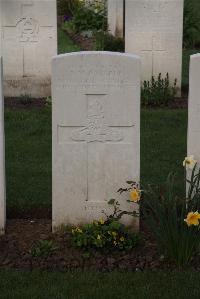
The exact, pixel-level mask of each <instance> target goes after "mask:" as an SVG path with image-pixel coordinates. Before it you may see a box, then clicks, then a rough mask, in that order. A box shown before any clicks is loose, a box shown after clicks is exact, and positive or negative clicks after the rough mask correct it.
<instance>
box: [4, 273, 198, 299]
mask: <svg viewBox="0 0 200 299" xmlns="http://www.w3.org/2000/svg"><path fill="white" fill-rule="evenodd" d="M199 280H200V273H195V272H165V273H164V272H146V273H116V272H113V273H104V274H103V273H65V274H62V273H46V272H32V273H31V272H18V271H0V298H1V299H111V298H114V299H137V298H139V299H143V298H144V299H146V298H150V299H156V298H162V299H167V298H172V299H173V298H176V299H181V298H183V299H189V298H194V299H195V298H196V299H197V298H200V285H199Z"/></svg>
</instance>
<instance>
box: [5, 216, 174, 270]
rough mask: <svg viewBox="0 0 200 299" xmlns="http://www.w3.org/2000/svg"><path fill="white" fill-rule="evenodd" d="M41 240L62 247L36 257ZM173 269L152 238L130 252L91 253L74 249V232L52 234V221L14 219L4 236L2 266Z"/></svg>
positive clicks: (26, 267) (79, 268) (8, 224)
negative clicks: (32, 249)
mask: <svg viewBox="0 0 200 299" xmlns="http://www.w3.org/2000/svg"><path fill="white" fill-rule="evenodd" d="M39 240H53V242H54V244H55V245H56V246H57V247H58V249H57V250H56V251H55V252H53V254H52V255H51V256H49V257H32V255H31V253H30V249H31V248H32V246H34V244H36V242H37V241H39ZM163 267H164V268H169V267H170V268H173V265H169V264H166V263H165V262H164V261H162V259H161V257H160V255H159V254H158V252H157V249H156V245H155V243H154V242H152V241H151V240H150V239H149V237H147V236H146V237H145V240H144V243H143V244H141V245H139V246H138V247H137V248H135V249H133V250H131V251H130V252H123V251H122V252H120V251H116V252H112V253H111V252H108V253H101V252H98V251H95V250H93V251H91V252H90V255H89V256H88V254H85V253H84V251H83V250H81V249H77V248H74V247H73V246H72V244H71V239H70V233H69V232H68V233H66V232H60V233H56V234H52V233H51V220H47V219H34V220H30V219H27V220H25V219H18V220H16V219H13V220H8V222H7V231H6V234H5V235H4V236H1V237H0V268H17V269H27V270H32V269H35V268H39V269H46V270H59V271H66V270H97V271H113V270H120V271H142V270H144V269H148V268H150V269H154V268H156V269H157V268H163Z"/></svg>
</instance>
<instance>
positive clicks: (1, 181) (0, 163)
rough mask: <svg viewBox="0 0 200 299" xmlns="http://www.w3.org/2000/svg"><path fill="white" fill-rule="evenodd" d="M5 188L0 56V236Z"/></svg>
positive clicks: (1, 232) (2, 232)
mask: <svg viewBox="0 0 200 299" xmlns="http://www.w3.org/2000/svg"><path fill="white" fill-rule="evenodd" d="M5 193H6V187H5V138H4V97H3V66H2V57H1V56H0V235H2V234H4V232H5V221H6V196H5Z"/></svg>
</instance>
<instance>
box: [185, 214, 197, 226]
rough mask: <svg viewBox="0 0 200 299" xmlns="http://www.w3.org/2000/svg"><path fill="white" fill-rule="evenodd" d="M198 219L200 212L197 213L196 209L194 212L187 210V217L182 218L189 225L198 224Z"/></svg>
mask: <svg viewBox="0 0 200 299" xmlns="http://www.w3.org/2000/svg"><path fill="white" fill-rule="evenodd" d="M199 220H200V214H199V213H198V211H196V212H195V213H194V212H189V213H188V214H187V218H186V219H184V221H185V222H186V223H187V225H188V226H191V225H195V226H197V225H199Z"/></svg>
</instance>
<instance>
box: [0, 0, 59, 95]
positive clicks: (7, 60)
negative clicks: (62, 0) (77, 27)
mask: <svg viewBox="0 0 200 299" xmlns="http://www.w3.org/2000/svg"><path fill="white" fill-rule="evenodd" d="M1 19H2V20H1V26H2V56H3V59H4V78H5V81H4V87H5V88H4V94H5V95H6V96H11V97H12V96H21V95H29V96H32V97H43V96H48V95H50V91H51V88H50V87H51V86H50V85H51V58H52V56H54V55H56V54H57V15H56V0H1Z"/></svg>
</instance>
